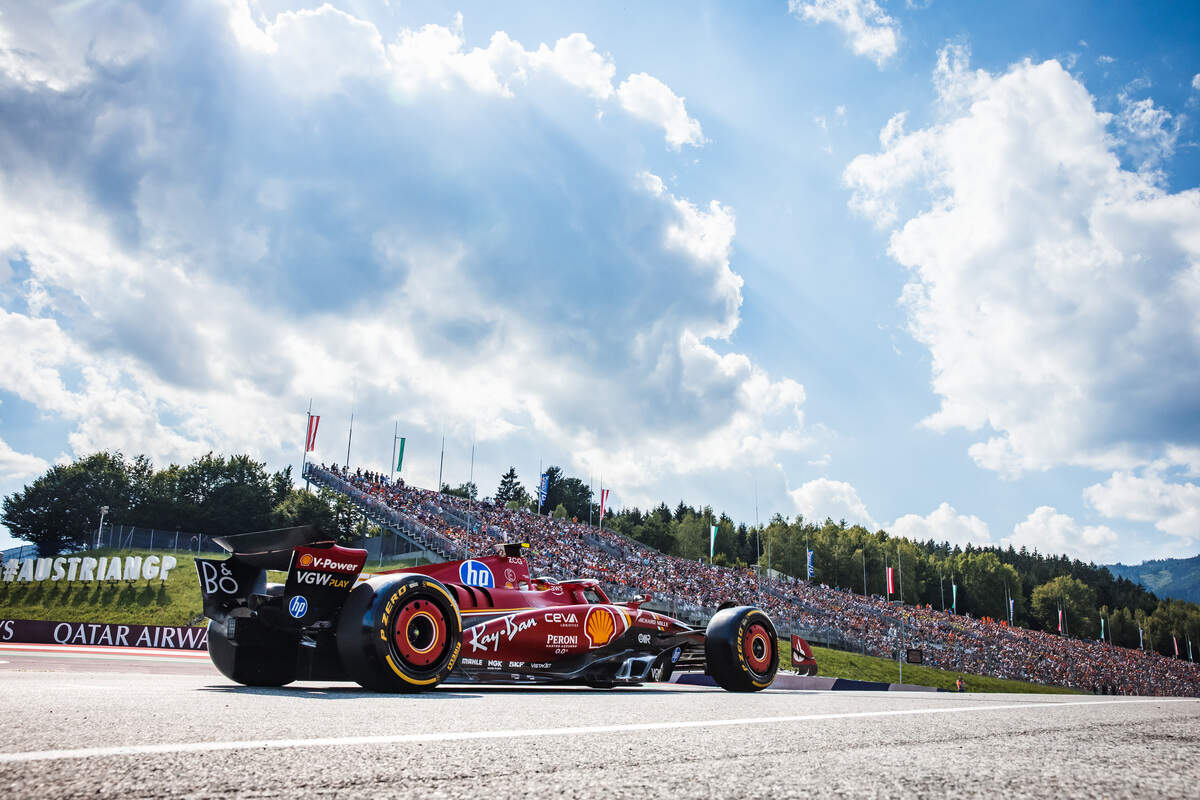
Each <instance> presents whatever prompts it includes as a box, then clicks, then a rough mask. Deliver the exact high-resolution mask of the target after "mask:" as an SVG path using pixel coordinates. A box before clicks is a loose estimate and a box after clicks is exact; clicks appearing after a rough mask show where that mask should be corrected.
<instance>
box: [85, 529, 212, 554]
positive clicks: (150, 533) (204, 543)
mask: <svg viewBox="0 0 1200 800" xmlns="http://www.w3.org/2000/svg"><path fill="white" fill-rule="evenodd" d="M104 548H108V549H112V550H171V551H179V550H184V551H191V552H193V553H224V552H225V551H224V550H223V549H221V547H220V546H219V545H217V543H216V542H214V541H213V540H212V537H211V536H205V535H204V534H202V533H191V532H189V531H178V530H176V531H164V530H159V529H155V528H139V527H137V526H136V525H105V526H104V528H103V529H102V530H99V531H97V532H96V533H95V534H93V535H92V536H91V538H90V539H89V541H88V542H87V544H85V545H84V547H83V549H84V550H100V549H104Z"/></svg>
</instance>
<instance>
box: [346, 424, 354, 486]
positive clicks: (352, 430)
mask: <svg viewBox="0 0 1200 800" xmlns="http://www.w3.org/2000/svg"><path fill="white" fill-rule="evenodd" d="M353 439H354V412H353V411H351V412H350V433H349V434H348V435H347V436H346V472H350V442H351V441H353Z"/></svg>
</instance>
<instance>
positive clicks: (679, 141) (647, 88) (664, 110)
mask: <svg viewBox="0 0 1200 800" xmlns="http://www.w3.org/2000/svg"><path fill="white" fill-rule="evenodd" d="M617 97H618V99H619V100H620V101H621V107H622V108H624V109H625V110H626V111H628V112H629V113H630V114H632V115H633V116H635V117H637V118H639V119H643V120H645V121H647V122H649V123H651V124H653V125H657V126H659V127H660V128H662V129H663V132H664V133H665V134H666V138H667V144H668V145H670V146H671V147H672V148H674V149H675V150H678V149H679V148H680V147H682V146H683V145H685V144H690V145H692V146H694V147H699V146H700V145H702V144H704V134H703V133H702V132H701V130H700V123H699V122H697V121H696V120H694V119H692V118H691V117H689V116H688V113H687V108H685V107H684V104H683V98H682V97H679V96H678V95H676V94H675V92H673V91H671V87H670V86H667V85H666V84H665V83H663V82H662V81H660V80H659V79H658V78H655V77H653V76H652V75H647V74H646V73H644V72H639V73H637V74H636V75H630V76H629V77H628V78H626V79H625V80H624V81H622V82H621V85H620V86H619V87H618V88H617Z"/></svg>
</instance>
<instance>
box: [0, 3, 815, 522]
mask: <svg viewBox="0 0 1200 800" xmlns="http://www.w3.org/2000/svg"><path fill="white" fill-rule="evenodd" d="M0 19H3V20H5V21H6V22H7V20H8V17H7V16H6V17H3V18H0ZM74 21H75V20H74V18H73V17H72V16H71V15H69V14H67V15H63V16H61V17H60V18H56V22H55V23H54V24H59V25H70V24H72V23H73V22H74ZM83 22H87V20H86V19H85V20H83ZM150 24H151V25H152V26H155V25H157V26H160V27H163V28H164V30H163V31H162V35H163V36H164V37H165V39H164V41H175V40H176V39H177V38H178V37H180V36H184V35H186V37H187V41H188V42H189V47H188V48H187V49H186V50H185V49H180V48H175V47H149V48H143V49H141V50H137V51H136V54H137V57H136V58H133V57H132V56H131V57H130V58H128V59H124V60H122V61H121V63H123V64H126V65H127V66H126V68H125V69H124V70H123V71H113V70H108V69H97V70H94V71H89V70H87V68H86V64H87V63H88V62H87V60H86V59H85V58H84V55H85V53H86V48H87V47H88V41H89V40H88V38H87V36H86V34H87V28H86V26H84V29H83V30H80V31H75V33H76V34H78V35H76V36H66V35H59V36H58V37H57V38H55V37H51V38H55V41H64V42H68V43H71V42H74V43H75V44H74V46H75V47H76V50H75V51H71V50H69V49H68V51H65V52H64V53H61V54H57V55H55V54H53V53H45V54H42V53H39V52H37V51H36V50H34V51H30V52H26V53H25V55H23V58H27V59H29V58H33V59H35V60H39V59H40V60H39V63H43V62H49V61H50V60H51V56H52V55H53V56H55V57H61V58H62V59H64V63H76V62H78V63H79V64H84V65H85V66H84V68H83V69H84V70H85V71H84V73H82V74H81V75H78V76H74V77H72V78H71V80H75V81H81V82H82V83H81V85H83V86H86V87H87V90H86V91H79V92H74V93H63V92H62V91H61V89H60V88H59V87H58V85H57V84H55V85H51V82H50V81H49V80H33V79H31V78H30V77H29V74H28V71H26V72H22V73H20V74H19V75H18V74H13V73H9V72H4V73H0V91H2V92H4V93H5V96H6V98H8V100H7V101H6V102H9V103H10V108H11V110H12V113H11V115H8V114H6V115H5V116H4V117H3V118H2V119H0V139H2V140H3V141H4V142H5V158H4V159H3V161H2V163H0V264H4V265H6V266H7V269H6V271H5V272H3V273H2V274H0V393H4V394H5V396H14V397H17V398H20V399H21V400H22V401H24V402H27V403H29V404H30V405H32V406H33V407H35V408H36V409H37V411H38V413H39V414H40V415H41V416H42V418H44V419H46V420H48V421H49V426H48V427H50V428H53V429H54V430H52V431H50V432H49V433H46V434H45V435H46V436H50V437H52V441H49V442H46V443H44V444H43V446H42V447H40V448H39V449H36V450H34V452H33V455H32V456H30V457H23V456H20V455H19V454H14V455H6V454H5V452H4V450H3V447H0V465H3V464H5V463H11V464H15V465H17V467H20V468H22V469H23V468H26V467H29V466H31V465H32V466H35V467H36V466H37V465H39V464H41V463H45V461H44V460H45V459H49V458H52V457H55V456H57V455H58V454H60V453H63V452H67V453H69V454H75V455H82V454H85V453H88V452H91V451H93V450H96V449H103V448H119V449H121V450H123V451H125V452H126V453H146V454H147V455H150V456H151V457H153V458H155V459H156V460H158V461H160V462H163V461H168V460H173V461H180V460H187V459H189V458H191V457H193V456H195V455H197V454H201V453H204V452H206V451H207V450H209V449H215V450H218V451H223V452H249V453H251V454H254V455H255V456H257V457H260V458H266V459H268V460H270V461H271V462H272V465H273V466H281V465H283V464H287V463H289V462H293V461H298V460H299V451H298V448H297V447H296V443H297V441H298V440H299V437H301V436H302V432H303V430H304V415H303V409H304V408H305V407H306V406H307V403H308V400H309V398H310V397H312V398H313V403H314V410H315V411H316V412H317V413H319V414H321V415H322V417H323V421H322V425H321V435H320V437H319V442H318V445H319V447H320V448H321V450H320V451H319V452H318V454H317V458H318V460H327V461H332V460H333V459H335V458H336V459H337V460H338V461H340V460H341V459H342V458H344V455H345V450H344V447H345V438H344V434H345V427H344V426H345V423H346V421H347V420H348V418H349V416H350V412H351V411H352V410H353V411H354V412H355V428H354V454H353V455H352V457H351V458H352V460H353V461H354V462H355V463H364V464H367V465H371V466H374V467H377V468H382V467H383V466H384V463H383V462H384V461H385V460H386V459H387V458H388V453H389V449H388V448H387V447H383V446H381V445H380V444H379V443H381V442H384V441H387V442H388V443H389V445H390V441H391V440H390V437H391V435H392V430H393V421H395V420H397V419H399V421H400V422H401V423H402V425H403V426H404V428H406V429H407V430H406V431H405V432H406V433H408V436H409V451H408V452H409V454H410V455H409V456H408V458H407V459H406V465H405V468H406V471H408V470H410V469H411V470H418V471H417V472H416V474H415V475H414V474H413V473H411V472H410V473H409V475H408V477H410V478H411V479H414V480H415V482H417V483H418V484H419V485H430V484H431V483H432V481H433V479H434V477H435V476H436V466H437V456H436V455H434V456H433V457H432V458H430V457H429V455H428V454H429V453H430V452H433V453H435V454H436V452H437V450H436V447H437V442H438V437H439V435H440V432H441V431H442V430H443V429H445V430H446V431H447V433H448V435H449V436H450V437H451V438H453V437H454V436H456V435H462V434H463V432H464V431H465V432H467V433H469V432H471V431H474V432H475V433H476V434H477V439H478V441H479V444H480V448H479V450H480V453H479V458H478V459H477V463H476V479H477V480H478V481H479V482H480V485H481V487H483V488H484V489H485V492H486V491H488V490H489V487H488V486H487V484H488V483H490V480H491V479H489V478H487V477H481V476H486V475H488V474H494V475H497V476H498V475H499V474H500V473H501V472H502V471H503V470H504V469H505V468H507V466H508V465H509V464H511V463H513V461H512V460H510V459H513V460H515V456H513V454H514V453H525V452H532V453H537V454H542V453H544V454H545V455H546V458H547V462H548V463H558V464H560V465H562V466H563V467H565V468H566V469H568V470H570V471H573V472H575V473H576V474H588V473H590V474H593V475H596V476H599V475H601V474H603V475H604V478H605V481H606V486H613V487H614V488H616V489H617V490H618V491H620V492H621V493H622V496H624V497H632V496H633V492H632V491H630V490H627V487H629V489H633V488H636V489H637V490H639V491H643V492H645V493H646V494H647V495H649V496H650V497H653V498H654V499H656V500H657V499H658V498H660V497H662V496H665V494H666V490H665V487H666V486H668V485H669V486H671V487H672V488H671V490H670V491H671V493H674V492H675V491H681V490H683V489H686V486H687V485H688V484H687V479H688V477H689V476H698V475H701V473H707V475H708V476H709V477H711V475H712V474H713V473H714V471H719V470H726V469H730V468H745V467H747V466H749V465H765V464H770V463H772V461H773V459H775V458H776V457H777V456H778V454H780V453H783V452H788V451H797V450H802V449H804V448H805V447H807V446H808V445H809V441H808V438H807V434H806V432H805V429H804V415H803V404H804V402H805V394H804V388H803V387H802V386H801V385H800V384H799V383H797V382H795V381H792V380H789V379H781V378H778V377H772V376H771V375H769V374H768V373H767V372H766V371H765V370H764V369H763V368H762V367H761V366H760V365H758V364H756V363H754V362H753V361H752V360H751V359H750V358H749V357H748V356H747V355H745V354H744V353H740V352H737V351H736V348H733V347H732V346H730V345H729V342H728V340H729V339H730V338H731V335H732V333H733V332H734V331H735V330H736V328H737V326H738V324H739V312H740V308H741V303H742V296H741V286H742V279H741V277H740V275H738V273H737V271H736V268H735V265H734V264H733V263H731V253H732V252H733V242H734V239H735V237H736V233H737V224H736V215H735V213H734V210H733V209H732V208H730V207H729V206H728V205H726V204H724V203H722V202H720V201H719V200H716V199H713V198H709V197H705V198H703V199H702V200H693V199H691V198H687V197H684V196H682V195H681V194H679V193H678V192H677V191H675V190H673V189H672V188H671V187H669V186H668V185H667V183H666V182H665V181H663V180H661V179H659V178H657V177H656V176H654V175H652V174H651V173H650V172H649V171H648V169H647V165H646V164H645V163H642V162H641V161H640V160H639V159H638V158H636V157H634V156H631V155H630V153H631V152H633V151H636V150H639V148H631V147H629V143H628V141H627V140H628V137H629V136H630V135H632V134H631V131H632V132H634V133H636V127H637V126H636V125H634V124H627V125H613V124H610V121H609V120H602V119H598V118H597V115H596V114H595V109H596V108H597V106H600V107H604V104H606V103H607V104H613V105H616V104H617V103H619V102H620V101H618V100H617V98H615V94H616V92H615V90H613V88H612V76H613V74H614V72H613V70H614V69H615V67H614V66H613V64H612V61H611V59H610V58H608V56H606V55H602V54H600V53H599V52H597V50H596V48H595V47H594V46H593V45H592V44H591V42H590V41H589V40H588V39H587V37H586V36H584V35H583V34H571V35H568V36H565V37H563V38H561V39H559V40H558V41H557V42H556V43H555V44H554V46H552V47H551V46H547V45H541V46H539V47H537V48H535V49H526V48H524V47H523V46H521V45H519V44H518V43H516V42H514V41H513V40H512V39H511V38H509V37H508V36H507V35H506V34H504V33H503V32H497V33H496V34H494V35H493V36H492V37H491V38H490V40H489V44H488V46H487V47H484V48H474V49H469V48H467V46H466V45H465V43H464V41H463V37H462V33H461V25H459V24H457V23H456V24H453V25H451V26H449V27H444V26H436V25H435V26H425V27H422V28H418V29H414V30H405V31H402V32H401V33H400V34H399V35H398V36H397V37H396V38H395V39H393V40H392V41H384V40H383V38H382V37H381V36H380V35H379V34H378V31H377V30H376V29H375V28H374V27H373V26H372V25H371V24H370V23H369V22H367V21H364V20H361V19H358V18H356V17H354V16H353V15H350V14H347V13H344V12H342V11H338V10H336V9H333V8H332V7H330V6H321V7H319V8H317V9H315V10H312V11H298V12H287V13H284V14H280V15H276V16H275V17H274V18H271V19H266V18H257V17H255V16H254V15H253V14H251V12H250V7H249V5H247V4H242V3H231V4H230V5H229V6H228V7H221V6H214V5H205V4H201V5H197V6H184V7H180V9H179V11H178V13H177V14H174V15H172V16H170V17H168V18H167V19H162V20H160V19H154V20H151V21H150ZM171 26H175V27H171ZM156 41H157V40H156ZM80 48H82V49H83V50H80ZM306 51H308V54H309V55H311V59H312V62H311V63H309V64H301V63H297V62H298V60H302V59H300V56H301V54H304V53H305V52H306ZM130 52H131V53H132V52H133V51H132V50H131V51H130ZM113 58H114V59H116V56H114V57H113ZM197 59H199V60H200V61H202V62H203V64H204V68H203V69H202V70H198V69H197V66H196V63H197ZM114 63H115V62H114ZM539 81H544V82H542V83H539ZM660 85H661V84H660ZM664 89H665V91H666V92H667V93H670V90H669V89H668V88H665V87H664ZM670 96H671V97H674V95H673V93H670ZM676 99H678V98H676ZM679 102H680V104H682V100H679ZM684 117H685V119H686V112H685V113H684ZM658 122H662V121H661V120H659V121H658ZM667 122H669V123H670V124H669V125H667V123H666V122H664V123H663V124H664V125H665V126H666V127H668V128H669V127H670V125H675V124H676V123H677V122H678V120H674V121H671V120H668V121H667ZM690 122H694V120H691V121H690ZM690 122H689V124H685V125H684V132H683V133H682V134H680V136H681V138H680V139H679V141H680V142H686V141H689V140H698V139H699V136H700V134H699V132H698V131H699V125H698V123H696V125H695V131H696V132H695V134H694V136H693V135H692V133H690V131H691V130H692V128H691V126H690ZM656 124H657V123H656ZM47 130H53V131H56V132H57V134H58V135H56V136H46V135H45V132H46V131H47ZM671 130H673V129H671ZM671 130H668V133H667V136H668V140H669V141H670V140H671V137H672V136H673V135H674V134H673V133H671ZM717 340H723V341H721V342H720V347H719V349H718V348H717V347H715V346H714V345H715V344H716V342H717ZM64 428H65V429H66V431H67V432H66V433H65V434H62V433H61V431H62V429H64ZM339 429H340V430H339ZM339 439H340V440H341V442H340V446H339V443H338V441H337V440H339ZM26 458H33V459H43V461H29V460H23V459H26ZM422 458H424V459H425V461H424V463H425V464H427V465H432V470H429V469H427V470H426V471H425V472H424V473H422V472H420V471H419V469H420V464H421V463H422V462H421V459H422ZM449 460H450V454H449V452H448V454H447V461H449ZM463 460H464V461H465V458H464V459H463ZM410 465H411V466H410ZM519 466H520V473H521V475H522V477H524V478H526V479H528V478H529V477H531V473H532V471H533V468H534V467H533V466H529V465H519ZM17 467H13V469H16V468H17ZM0 469H2V466H0ZM466 469H467V468H466V465H465V464H464V465H463V469H462V470H461V471H462V472H463V473H465V472H466ZM431 472H432V474H431ZM465 477H466V476H465V474H464V475H462V477H461V478H451V477H450V473H449V466H448V474H447V478H448V479H450V480H465ZM696 480H700V478H696Z"/></svg>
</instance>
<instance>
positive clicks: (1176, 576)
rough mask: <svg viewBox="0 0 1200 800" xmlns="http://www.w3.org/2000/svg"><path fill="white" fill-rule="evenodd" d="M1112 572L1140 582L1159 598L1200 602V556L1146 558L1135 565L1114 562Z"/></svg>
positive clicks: (1110, 567) (1111, 565)
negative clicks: (1150, 559)
mask: <svg viewBox="0 0 1200 800" xmlns="http://www.w3.org/2000/svg"><path fill="white" fill-rule="evenodd" d="M1108 569H1109V571H1110V572H1112V574H1113V575H1116V576H1118V577H1121V578H1126V579H1128V580H1131V581H1134V582H1136V583H1140V584H1142V585H1143V586H1145V587H1146V588H1147V589H1149V590H1150V591H1152V592H1154V594H1156V595H1158V596H1159V597H1171V598H1174V599H1176V600H1187V601H1189V602H1192V603H1200V555H1198V556H1194V557H1192V558H1167V559H1162V560H1160V561H1144V562H1142V563H1141V564H1137V565H1135V566H1128V565H1125V564H1110V565H1109V566H1108Z"/></svg>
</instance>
